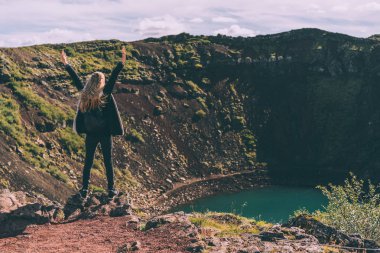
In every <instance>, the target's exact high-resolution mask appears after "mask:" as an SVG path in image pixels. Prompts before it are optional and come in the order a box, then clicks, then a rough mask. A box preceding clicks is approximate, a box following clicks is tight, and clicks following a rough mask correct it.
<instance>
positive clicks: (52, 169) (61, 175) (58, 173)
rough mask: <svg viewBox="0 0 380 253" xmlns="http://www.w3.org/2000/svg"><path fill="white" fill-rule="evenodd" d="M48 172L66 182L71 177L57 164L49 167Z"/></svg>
mask: <svg viewBox="0 0 380 253" xmlns="http://www.w3.org/2000/svg"><path fill="white" fill-rule="evenodd" d="M47 172H49V173H50V175H52V176H53V177H55V178H56V179H58V180H60V181H62V182H64V183H68V182H69V177H68V176H67V175H66V174H65V173H63V172H62V171H61V170H60V169H59V168H58V167H56V166H51V167H49V168H48V170H47Z"/></svg>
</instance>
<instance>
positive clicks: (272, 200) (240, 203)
mask: <svg viewBox="0 0 380 253" xmlns="http://www.w3.org/2000/svg"><path fill="white" fill-rule="evenodd" d="M326 204H327V199H326V198H325V197H324V196H323V195H322V193H321V192H320V191H319V190H317V189H314V188H304V187H285V186H268V187H264V188H259V189H253V190H249V191H242V192H238V193H228V194H223V195H215V196H211V197H206V198H202V199H198V200H196V201H194V202H192V203H190V204H188V205H185V206H180V207H177V208H176V209H175V211H185V212H192V211H196V212H204V211H207V210H209V211H217V212H233V213H237V214H240V215H242V216H245V217H249V218H256V219H262V220H266V221H270V222H285V221H287V220H288V219H289V215H292V214H293V212H294V211H295V210H298V209H301V208H306V209H307V210H309V211H310V212H313V211H315V210H317V209H322V205H326Z"/></svg>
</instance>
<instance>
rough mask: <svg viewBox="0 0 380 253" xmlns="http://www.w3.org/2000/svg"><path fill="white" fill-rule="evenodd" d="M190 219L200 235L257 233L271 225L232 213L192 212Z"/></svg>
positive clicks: (221, 235) (222, 235)
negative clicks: (199, 229)
mask: <svg viewBox="0 0 380 253" xmlns="http://www.w3.org/2000/svg"><path fill="white" fill-rule="evenodd" d="M190 221H191V222H192V223H193V224H195V225H196V226H197V227H199V228H201V234H202V235H204V236H208V235H209V233H215V235H216V236H219V237H224V236H239V235H240V234H243V233H251V234H259V233H260V232H261V231H263V230H265V229H267V228H270V227H271V226H272V224H269V223H266V222H264V221H256V220H254V219H249V218H245V217H242V216H239V215H236V214H232V213H217V212H206V213H193V214H192V216H191V217H190ZM209 229H211V230H209ZM213 230H214V231H216V232H213Z"/></svg>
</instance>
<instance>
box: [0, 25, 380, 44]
mask: <svg viewBox="0 0 380 253" xmlns="http://www.w3.org/2000/svg"><path fill="white" fill-rule="evenodd" d="M305 29H310V30H320V31H324V32H328V33H332V34H341V35H347V36H350V37H353V38H358V39H368V38H369V37H371V36H374V35H379V34H372V35H370V36H368V37H357V36H352V35H349V34H345V33H339V32H334V31H327V30H323V29H320V28H314V27H304V28H298V29H292V30H287V31H280V32H278V33H269V34H257V35H255V36H230V35H225V34H216V35H207V34H190V33H187V32H181V33H177V34H168V35H162V36H159V37H145V38H142V39H138V40H131V41H127V40H120V39H116V38H109V39H92V40H80V41H70V42H57V43H41V44H33V45H25V46H14V47H12V46H8V47H7V46H5V47H4V46H0V49H2V48H21V47H33V46H42V45H58V44H76V43H86V42H92V41H111V40H118V41H121V42H126V43H132V42H136V41H143V40H147V39H151V38H154V39H161V38H163V37H166V36H178V35H180V34H183V33H187V34H189V35H190V36H207V37H210V36H211V37H216V36H218V35H222V36H227V37H231V38H238V37H243V38H255V37H257V36H271V35H276V34H281V33H287V32H291V31H300V30H305Z"/></svg>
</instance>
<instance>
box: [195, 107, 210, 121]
mask: <svg viewBox="0 0 380 253" xmlns="http://www.w3.org/2000/svg"><path fill="white" fill-rule="evenodd" d="M206 115H207V113H206V112H205V111H203V110H202V109H199V110H197V111H196V112H195V113H194V116H193V120H195V121H198V120H200V119H202V118H204V117H206Z"/></svg>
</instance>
